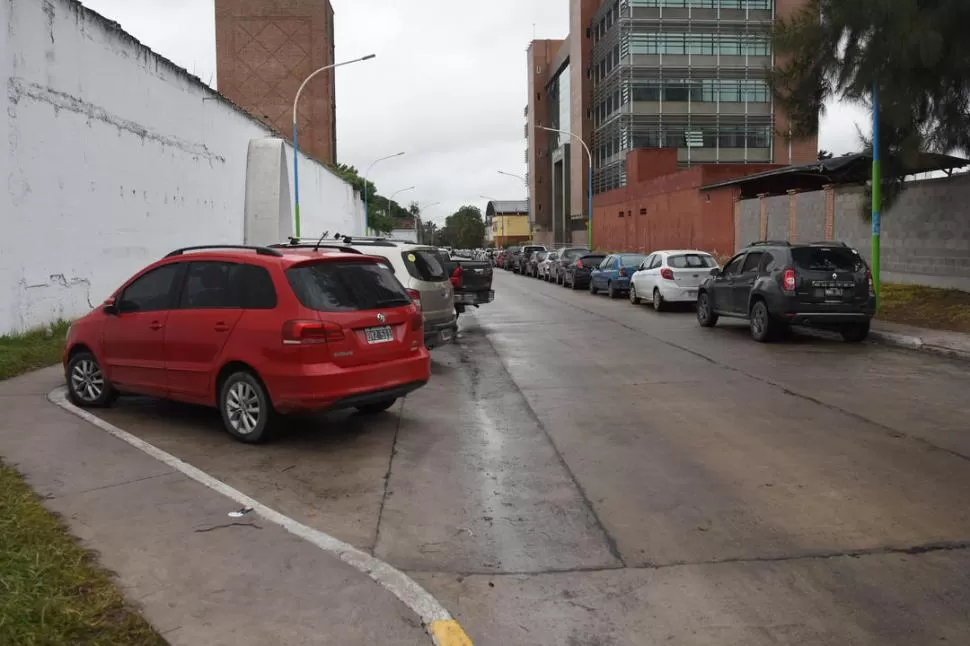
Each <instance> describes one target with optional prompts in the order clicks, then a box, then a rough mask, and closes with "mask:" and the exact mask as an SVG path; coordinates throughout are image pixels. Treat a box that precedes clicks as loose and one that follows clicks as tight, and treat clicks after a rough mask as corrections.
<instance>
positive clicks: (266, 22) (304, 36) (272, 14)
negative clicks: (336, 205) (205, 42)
mask: <svg viewBox="0 0 970 646" xmlns="http://www.w3.org/2000/svg"><path fill="white" fill-rule="evenodd" d="M215 5H216V69H217V76H218V82H219V91H220V92H221V93H222V94H223V95H225V96H226V97H228V98H229V100H230V101H232V102H233V103H236V104H237V105H239V106H240V107H242V108H243V109H244V110H246V111H247V112H249V113H250V114H252V115H253V116H254V117H256V118H257V119H259V120H261V121H263V122H264V123H266V124H267V125H268V126H270V127H271V128H274V129H275V130H277V131H279V132H280V133H282V134H283V135H284V136H285V137H286V138H287V139H289V138H290V137H291V136H292V135H291V133H292V130H293V126H292V122H293V99H294V98H295V97H296V91H297V89H298V88H299V86H300V83H302V82H303V80H304V79H305V78H306V77H307V76H308V75H309V74H310V73H311V72H313V71H314V70H316V69H319V68H321V67H323V66H325V65H329V64H331V63H333V62H334V61H333V52H334V44H333V8H332V7H331V5H330V2H329V1H328V0H216V3H215ZM335 105H336V101H335V94H334V77H333V72H332V71H327V72H322V73H321V74H320V75H319V76H317V77H316V78H314V79H313V81H311V83H310V85H309V86H307V89H306V90H304V93H303V96H302V97H301V98H300V106H299V111H298V113H297V117H298V118H297V123H298V125H299V134H300V148H301V149H303V150H305V151H306V152H307V153H309V154H310V155H312V156H314V157H316V158H317V159H319V160H321V161H323V162H328V163H334V162H335V161H336V156H337V150H336V149H337V134H336V109H335Z"/></svg>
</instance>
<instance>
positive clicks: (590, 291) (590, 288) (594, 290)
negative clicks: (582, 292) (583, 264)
mask: <svg viewBox="0 0 970 646" xmlns="http://www.w3.org/2000/svg"><path fill="white" fill-rule="evenodd" d="M597 291H598V290H597V289H596V288H595V287H593V281H592V279H590V281H589V293H590V294H595V293H596V292H597Z"/></svg>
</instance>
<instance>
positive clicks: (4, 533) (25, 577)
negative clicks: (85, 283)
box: [0, 322, 165, 646]
mask: <svg viewBox="0 0 970 646" xmlns="http://www.w3.org/2000/svg"><path fill="white" fill-rule="evenodd" d="M67 326H68V324H67V323H64V322H61V323H56V324H54V325H52V326H50V327H47V328H44V329H42V330H36V331H33V332H28V333H26V334H19V335H11V336H3V337H0V380H3V379H8V378H10V377H15V376H17V375H20V374H23V373H25V372H30V371H31V370H34V369H37V368H42V367H45V366H49V365H52V364H56V363H57V362H58V361H60V359H61V352H62V350H63V348H64V337H65V334H66V332H67ZM0 644H5V645H7V644H9V645H10V646H69V645H73V644H78V645H80V644H84V645H85V646H164V644H165V641H164V640H163V639H162V638H161V637H160V636H159V635H158V634H157V633H156V632H155V631H154V629H152V627H151V626H150V625H149V624H148V622H146V621H145V620H144V619H143V618H142V617H141V616H139V615H138V614H137V613H136V612H135V611H134V610H132V608H131V607H130V606H129V605H128V604H127V603H126V601H125V599H124V597H123V596H122V594H121V592H120V591H119V590H118V589H117V587H116V586H115V585H114V584H113V583H112V581H111V577H110V575H109V574H108V573H107V572H105V571H104V570H102V569H100V568H99V567H98V565H97V563H96V561H95V558H94V556H93V554H91V553H90V552H89V551H87V550H85V549H84V548H82V547H81V546H80V545H78V543H77V541H76V540H75V539H74V538H72V537H71V536H70V534H68V533H67V531H66V530H65V528H64V526H63V525H62V524H61V523H60V522H59V521H58V519H57V518H56V517H55V516H53V515H52V514H51V513H50V512H48V511H47V510H46V509H44V507H43V506H42V505H41V504H40V501H39V500H38V498H37V496H36V495H35V494H34V493H33V492H32V491H31V490H30V488H29V487H27V485H26V484H25V483H24V481H23V479H22V478H21V477H20V475H18V474H17V472H15V471H14V470H13V469H11V468H10V467H8V466H6V465H4V464H3V463H2V462H0Z"/></svg>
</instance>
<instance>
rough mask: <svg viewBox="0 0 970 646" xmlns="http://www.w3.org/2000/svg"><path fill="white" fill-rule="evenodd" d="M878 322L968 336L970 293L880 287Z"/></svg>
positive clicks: (916, 286)
mask: <svg viewBox="0 0 970 646" xmlns="http://www.w3.org/2000/svg"><path fill="white" fill-rule="evenodd" d="M878 318H879V319H881V320H883V321H889V322H892V323H904V324H906V325H918V326H920V327H927V328H933V329H936V330H952V331H955V332H964V333H968V334H970V293H968V292H962V291H960V290H957V289H937V288H935V287H922V286H920V285H891V284H890V285H887V284H883V286H882V289H881V290H880V302H879V316H878Z"/></svg>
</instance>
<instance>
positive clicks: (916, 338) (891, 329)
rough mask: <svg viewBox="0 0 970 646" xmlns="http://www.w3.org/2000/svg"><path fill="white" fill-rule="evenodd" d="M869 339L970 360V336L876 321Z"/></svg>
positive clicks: (873, 322)
mask: <svg viewBox="0 0 970 646" xmlns="http://www.w3.org/2000/svg"><path fill="white" fill-rule="evenodd" d="M869 338H870V339H872V340H873V341H876V342H878V343H884V344H886V345H892V346H896V347H901V348H908V349H910V350H920V351H923V352H930V353H932V354H937V355H941V356H947V357H954V358H958V359H966V360H970V334H962V333H960V332H948V331H946V330H930V329H928V328H922V327H916V326H913V325H902V324H900V323H887V322H885V321H880V320H878V319H874V320H873V321H872V328H871V330H870V332H869Z"/></svg>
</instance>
